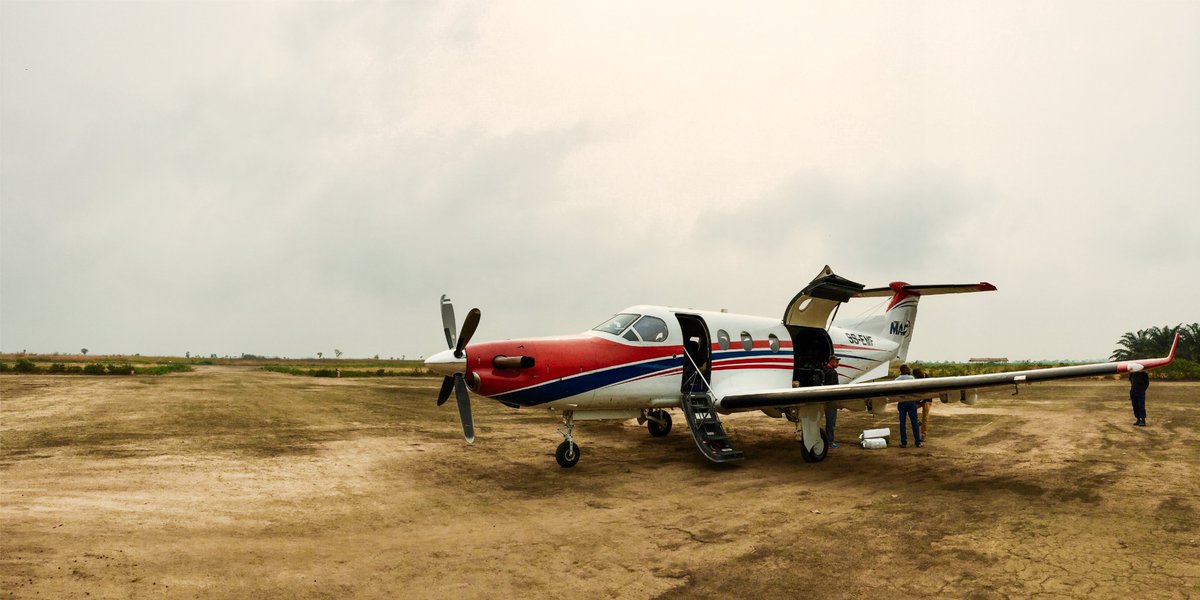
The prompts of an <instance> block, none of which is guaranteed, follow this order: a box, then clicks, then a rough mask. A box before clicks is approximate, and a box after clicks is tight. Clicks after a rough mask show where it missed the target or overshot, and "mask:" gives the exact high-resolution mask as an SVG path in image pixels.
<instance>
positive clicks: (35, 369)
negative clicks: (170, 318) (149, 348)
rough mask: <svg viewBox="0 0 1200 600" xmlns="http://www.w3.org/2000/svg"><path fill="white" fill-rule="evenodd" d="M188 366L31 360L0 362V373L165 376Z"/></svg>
mask: <svg viewBox="0 0 1200 600" xmlns="http://www.w3.org/2000/svg"><path fill="white" fill-rule="evenodd" d="M191 370H192V367H191V366H190V365H185V364H180V363H168V364H162V365H155V364H137V365H134V364H131V363H101V362H91V363H87V364H85V365H80V364H70V363H63V362H55V363H50V364H49V365H39V364H38V363H35V362H33V361H31V360H27V359H22V360H18V361H17V362H16V363H15V364H14V365H12V366H9V365H8V364H6V363H2V362H0V373H19V374H22V375H117V376H119V375H125V376H130V375H166V374H168V373H185V372H187V371H191Z"/></svg>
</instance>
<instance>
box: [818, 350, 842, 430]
mask: <svg viewBox="0 0 1200 600" xmlns="http://www.w3.org/2000/svg"><path fill="white" fill-rule="evenodd" d="M840 363H841V359H839V358H838V357H837V356H836V355H834V356H830V357H829V362H826V363H825V366H824V367H822V368H821V378H822V381H821V383H822V385H837V384H838V372H837V368H838V364H840ZM837 411H838V407H837V402H826V403H825V433H826V434H827V435H828V436H829V448H830V449H831V450H832V449H834V448H840V446H838V443H837V441H836V440H835V439H834V437H833V431H834V429H835V428H836V427H837Z"/></svg>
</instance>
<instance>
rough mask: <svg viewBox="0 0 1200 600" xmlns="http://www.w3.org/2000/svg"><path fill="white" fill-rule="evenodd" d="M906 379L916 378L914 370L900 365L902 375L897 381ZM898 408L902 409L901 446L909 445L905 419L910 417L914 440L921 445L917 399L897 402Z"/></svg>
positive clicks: (918, 445)
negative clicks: (913, 373)
mask: <svg viewBox="0 0 1200 600" xmlns="http://www.w3.org/2000/svg"><path fill="white" fill-rule="evenodd" d="M906 379H915V378H914V377H913V376H912V371H911V370H910V369H909V368H908V365H900V376H899V377H897V378H896V381H904V380H906ZM896 408H898V409H900V447H901V448H907V447H908V435H907V433H906V432H905V431H904V419H905V417H907V418H908V420H909V422H910V423H912V432H913V441H914V442H916V443H917V447H918V448H920V447H921V425H920V424H919V423H918V422H917V401H916V400H905V401H904V402H899V403H897V404H896Z"/></svg>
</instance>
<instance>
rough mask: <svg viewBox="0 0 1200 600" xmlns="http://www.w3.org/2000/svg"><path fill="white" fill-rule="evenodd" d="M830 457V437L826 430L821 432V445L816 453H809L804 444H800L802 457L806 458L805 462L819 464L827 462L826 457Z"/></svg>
mask: <svg viewBox="0 0 1200 600" xmlns="http://www.w3.org/2000/svg"><path fill="white" fill-rule="evenodd" d="M828 455H829V435H828V434H826V433H825V430H824V429H822V430H821V444H820V446H818V447H817V451H816V452H809V451H808V447H806V446H805V445H804V442H801V443H800V456H801V457H803V458H804V462H809V463H819V462H821V461H823V460H825V457H826V456H828Z"/></svg>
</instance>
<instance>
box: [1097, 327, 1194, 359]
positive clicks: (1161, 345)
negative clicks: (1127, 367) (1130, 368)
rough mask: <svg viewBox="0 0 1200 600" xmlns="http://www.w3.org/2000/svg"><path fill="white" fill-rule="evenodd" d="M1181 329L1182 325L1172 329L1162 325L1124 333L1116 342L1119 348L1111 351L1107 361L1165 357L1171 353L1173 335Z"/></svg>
mask: <svg viewBox="0 0 1200 600" xmlns="http://www.w3.org/2000/svg"><path fill="white" fill-rule="evenodd" d="M1182 327H1183V325H1182V324H1181V325H1176V326H1174V327H1170V326H1167V325H1164V326H1162V327H1150V328H1149V329H1139V330H1137V332H1136V333H1126V334H1125V335H1122V336H1121V339H1119V340H1117V345H1118V346H1120V348H1117V349H1116V350H1113V353H1112V356H1110V357H1109V359H1110V360H1134V359H1138V358H1153V357H1156V356H1166V354H1167V353H1168V352H1170V351H1171V343H1172V342H1174V341H1175V334H1176V333H1177V332H1179V331H1180V329H1182Z"/></svg>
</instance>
